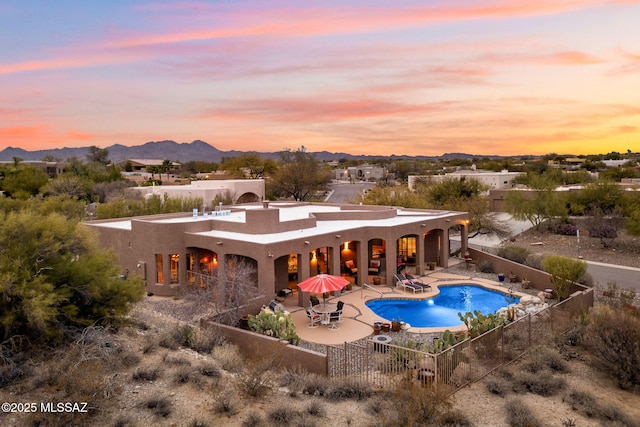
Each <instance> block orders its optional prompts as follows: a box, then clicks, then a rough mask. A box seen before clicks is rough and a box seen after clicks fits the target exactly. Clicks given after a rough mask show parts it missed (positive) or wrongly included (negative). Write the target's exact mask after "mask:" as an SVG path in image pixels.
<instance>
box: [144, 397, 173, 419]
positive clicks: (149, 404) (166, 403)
mask: <svg viewBox="0 0 640 427" xmlns="http://www.w3.org/2000/svg"><path fill="white" fill-rule="evenodd" d="M145 406H146V408H147V409H151V410H152V411H153V413H154V414H155V415H157V416H159V417H163V418H166V417H168V416H169V415H170V414H171V409H172V408H171V401H170V400H169V399H168V398H166V397H152V398H151V399H149V400H147V401H146V403H145Z"/></svg>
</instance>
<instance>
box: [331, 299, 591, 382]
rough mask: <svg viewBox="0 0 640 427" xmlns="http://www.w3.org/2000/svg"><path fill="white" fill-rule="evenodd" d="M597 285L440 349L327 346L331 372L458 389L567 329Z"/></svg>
mask: <svg viewBox="0 0 640 427" xmlns="http://www.w3.org/2000/svg"><path fill="white" fill-rule="evenodd" d="M589 292H593V291H592V290H588V291H585V292H581V293H578V294H576V295H573V296H572V297H571V298H578V299H579V298H583V301H576V300H573V301H570V300H569V299H568V300H565V301H563V302H562V303H559V304H556V305H553V306H550V307H548V308H546V309H544V310H542V311H539V312H537V313H535V314H528V315H526V316H525V317H523V318H521V319H519V320H518V321H515V322H512V323H509V324H508V325H505V326H501V327H498V328H495V329H492V330H490V331H488V332H486V333H484V334H482V335H480V336H478V337H475V338H472V339H467V340H465V341H463V342H461V343H458V344H456V345H454V346H452V347H450V348H448V349H446V350H445V351H443V352H441V353H437V354H433V353H429V352H428V351H425V350H426V349H424V348H421V347H420V346H418V348H408V347H405V346H401V345H396V344H391V343H384V342H379V341H374V340H366V342H365V344H364V345H362V344H356V343H345V344H344V346H342V347H333V346H328V347H327V356H328V360H327V362H328V372H329V376H332V377H350V378H352V379H354V380H360V381H363V382H364V381H366V382H368V383H369V384H370V385H372V386H373V387H377V388H390V387H393V386H395V385H397V384H398V383H399V382H400V380H411V381H414V382H418V383H422V384H425V385H427V384H432V385H433V386H435V387H439V388H440V387H442V388H444V390H445V392H447V393H451V394H452V393H455V392H456V391H457V390H459V389H460V388H462V387H464V386H466V385H468V384H471V383H473V382H476V381H479V380H480V379H482V378H484V377H485V376H487V375H489V374H490V373H491V372H493V371H494V370H496V369H498V368H499V367H501V366H504V365H506V364H509V363H511V362H513V361H515V360H518V359H520V358H522V357H524V356H525V355H527V354H528V353H530V352H531V351H532V350H533V349H535V348H536V347H538V346H539V345H540V344H542V343H545V342H549V340H550V339H551V338H552V337H553V335H557V334H562V333H565V332H566V331H567V330H568V329H569V327H570V326H571V321H572V318H573V316H574V315H575V314H576V312H577V311H578V310H579V309H580V308H581V307H584V306H585V305H587V304H588V303H589V301H592V295H588V293H589Z"/></svg>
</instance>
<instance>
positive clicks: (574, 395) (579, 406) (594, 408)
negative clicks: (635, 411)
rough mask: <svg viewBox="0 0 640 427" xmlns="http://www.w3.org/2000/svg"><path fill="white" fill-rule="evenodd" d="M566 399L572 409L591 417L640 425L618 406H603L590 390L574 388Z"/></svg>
mask: <svg viewBox="0 0 640 427" xmlns="http://www.w3.org/2000/svg"><path fill="white" fill-rule="evenodd" d="M564 401H565V402H567V403H568V404H569V405H570V406H571V409H573V410H574V411H576V412H578V413H580V414H582V415H584V416H586V417H589V418H597V419H599V420H602V421H608V422H614V423H618V424H619V425H624V426H637V425H639V424H638V422H636V421H635V420H633V419H631V418H630V417H629V416H628V415H626V414H625V413H624V412H623V411H622V410H620V408H618V407H617V406H615V405H611V406H602V404H601V403H600V402H601V401H600V400H599V399H597V398H596V397H595V396H593V395H592V394H591V393H589V392H588V391H584V390H572V391H570V392H569V394H567V396H566V397H565V398H564Z"/></svg>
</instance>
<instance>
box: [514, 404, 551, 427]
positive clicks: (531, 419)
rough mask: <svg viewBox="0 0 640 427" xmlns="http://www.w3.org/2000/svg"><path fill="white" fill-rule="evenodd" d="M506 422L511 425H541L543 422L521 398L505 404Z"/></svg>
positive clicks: (536, 426) (521, 426)
mask: <svg viewBox="0 0 640 427" xmlns="http://www.w3.org/2000/svg"><path fill="white" fill-rule="evenodd" d="M505 410H506V412H507V422H508V423H509V425H510V426H511V427H542V426H544V424H543V423H542V422H541V421H540V420H539V419H538V418H537V417H536V416H535V412H534V411H533V410H532V409H531V408H530V407H529V406H528V405H527V404H526V403H525V402H523V401H522V400H518V399H513V400H510V401H508V402H507V404H506V405H505Z"/></svg>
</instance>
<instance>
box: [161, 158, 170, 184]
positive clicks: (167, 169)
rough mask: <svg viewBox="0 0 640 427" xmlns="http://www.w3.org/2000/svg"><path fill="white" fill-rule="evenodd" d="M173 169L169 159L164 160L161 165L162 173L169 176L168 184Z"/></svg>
mask: <svg viewBox="0 0 640 427" xmlns="http://www.w3.org/2000/svg"><path fill="white" fill-rule="evenodd" d="M172 167H173V162H172V161H171V160H168V159H164V160H163V161H162V164H161V165H160V169H159V171H160V173H162V172H164V173H166V174H167V182H169V172H171V168H172Z"/></svg>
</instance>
